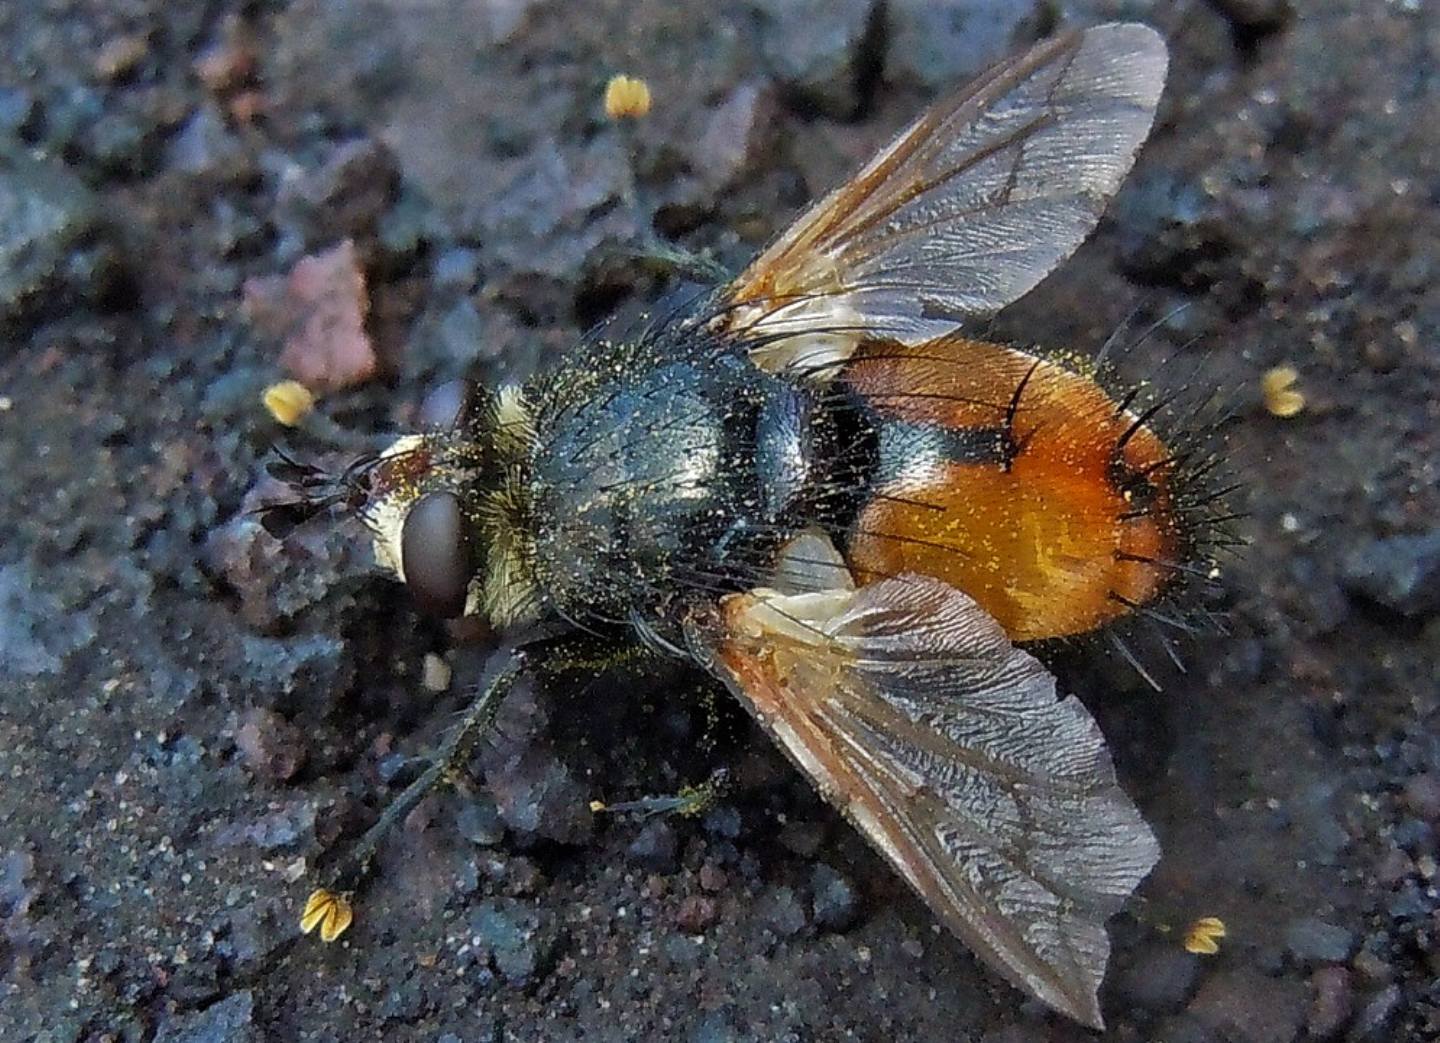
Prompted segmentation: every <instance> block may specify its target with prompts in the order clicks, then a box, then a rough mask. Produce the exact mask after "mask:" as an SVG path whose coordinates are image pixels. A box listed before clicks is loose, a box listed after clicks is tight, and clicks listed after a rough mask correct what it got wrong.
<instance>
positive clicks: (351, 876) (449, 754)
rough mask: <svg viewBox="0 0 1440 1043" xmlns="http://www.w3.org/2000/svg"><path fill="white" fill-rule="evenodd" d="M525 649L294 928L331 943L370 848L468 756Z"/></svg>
mask: <svg viewBox="0 0 1440 1043" xmlns="http://www.w3.org/2000/svg"><path fill="white" fill-rule="evenodd" d="M528 658H529V653H528V651H527V650H525V649H518V648H517V649H513V650H512V651H511V652H510V655H509V657H508V658H507V659H506V662H505V665H504V666H502V667H501V668H500V670H499V671H498V672H497V673H496V674H495V676H494V677H492V678H491V679H490V681H489V683H488V684H486V685H485V686H484V687H483V688H481V689H480V691H479V693H478V694H477V695H476V696H475V699H474V700H473V701H472V702H471V703H470V706H469V707H468V708H467V709H466V710H465V713H464V715H463V716H462V717H461V718H460V721H459V723H458V724H457V725H456V726H455V728H454V730H453V731H452V732H451V733H450V734H449V736H448V737H447V738H446V739H445V742H444V743H443V744H442V745H441V746H440V749H439V750H437V751H436V753H435V756H434V757H433V758H432V759H431V762H430V766H429V767H428V768H426V769H425V771H423V772H422V773H421V774H420V776H419V778H417V779H416V780H415V781H414V782H412V783H410V785H408V786H406V787H405V789H404V791H403V792H402V793H401V794H400V795H399V796H398V797H396V798H395V799H394V800H392V801H391V802H390V804H389V805H388V806H387V807H386V808H385V810H384V812H383V813H382V814H381V815H380V818H379V819H378V820H377V821H376V822H375V824H374V825H373V826H371V827H370V828H369V829H368V830H366V831H365V835H364V836H362V837H361V838H360V840H359V841H358V842H357V843H356V844H355V846H354V847H353V848H351V849H350V851H348V852H347V853H346V854H345V856H344V857H343V858H342V859H341V860H340V861H339V862H338V863H337V864H336V866H335V868H334V869H333V870H332V871H331V872H330V873H329V874H328V882H327V883H326V884H324V885H323V886H321V887H317V888H316V889H315V890H314V891H312V892H311V893H310V897H309V898H308V899H307V900H306V902H305V910H304V912H303V913H301V915H300V929H301V930H302V931H304V932H305V933H306V934H309V933H310V932H311V931H313V930H315V929H316V928H317V927H318V928H319V929H320V937H321V938H322V939H323V940H325V941H327V942H333V941H334V940H335V939H336V938H339V937H340V936H341V935H342V934H344V933H345V931H346V929H347V928H348V927H349V926H350V923H351V921H352V920H353V919H354V910H353V908H352V906H351V899H352V898H353V897H354V895H355V892H356V891H358V890H359V889H360V887H361V885H362V884H363V883H364V882H365V879H366V878H367V876H368V875H369V872H370V864H371V861H372V859H373V858H374V856H375V851H376V849H377V848H378V847H379V846H380V842H381V841H382V840H383V839H384V838H385V835H386V834H387V833H389V832H390V830H391V829H392V828H393V827H394V826H395V824H396V823H398V822H402V821H404V819H405V816H406V815H408V814H410V812H411V811H413V810H414V809H415V805H417V804H419V803H420V801H422V800H424V799H425V797H426V795H427V794H429V793H430V791H431V790H433V789H434V788H435V786H436V785H437V784H439V783H440V782H442V781H450V780H451V779H452V778H453V777H454V776H455V774H456V772H457V771H458V770H459V769H460V767H461V766H462V765H463V764H465V763H466V761H468V760H469V758H470V754H471V753H472V752H473V751H474V749H475V744H476V743H478V742H479V741H480V739H481V737H482V736H483V735H484V734H485V733H486V732H487V731H488V730H489V728H490V726H491V724H493V723H494V721H495V714H496V713H497V712H498V711H499V709H500V704H501V702H502V701H503V700H504V698H505V696H506V694H507V693H508V692H509V691H510V688H511V686H512V685H514V683H515V681H516V679H517V678H519V676H520V673H521V671H522V670H524V668H525V666H526V665H527V660H528Z"/></svg>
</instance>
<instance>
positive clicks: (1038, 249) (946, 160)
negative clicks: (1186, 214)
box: [713, 23, 1168, 372]
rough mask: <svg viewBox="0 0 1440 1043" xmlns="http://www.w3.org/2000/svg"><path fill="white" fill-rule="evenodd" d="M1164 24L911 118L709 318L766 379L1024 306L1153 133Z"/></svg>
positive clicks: (1032, 54) (1118, 32) (1045, 51)
mask: <svg viewBox="0 0 1440 1043" xmlns="http://www.w3.org/2000/svg"><path fill="white" fill-rule="evenodd" d="M1167 64H1168V58H1167V55H1166V49H1165V43H1164V41H1163V40H1162V39H1161V38H1160V35H1159V34H1158V33H1156V32H1155V30H1153V29H1151V28H1149V27H1148V26H1144V25H1139V24H1133V23H1116V24H1110V25H1100V26H1096V27H1094V28H1091V29H1087V30H1084V31H1082V32H1074V33H1067V34H1064V35H1062V36H1059V37H1056V38H1054V39H1052V40H1047V41H1044V42H1042V43H1040V44H1037V45H1036V46H1035V47H1033V48H1032V49H1031V50H1030V51H1028V52H1027V53H1025V54H1022V55H1020V56H1019V57H1016V58H1012V59H1010V60H1008V61H1006V62H1002V63H1001V64H999V65H997V66H995V67H994V68H992V69H991V70H990V71H989V72H987V73H984V74H982V75H981V76H980V77H979V78H978V79H977V80H976V81H975V82H974V83H972V84H970V85H969V86H967V87H966V88H965V89H963V90H962V91H960V92H958V93H957V94H954V95H952V96H951V97H949V98H947V99H945V100H943V101H941V102H940V103H939V104H937V105H936V106H935V107H934V108H932V109H931V110H930V111H929V112H926V113H925V114H924V115H923V116H921V117H920V118H919V119H918V120H916V121H915V123H913V124H912V125H911V126H910V127H909V128H907V129H906V130H905V131H904V133H902V134H901V135H900V137H898V138H897V139H896V140H895V141H894V142H893V143H891V144H890V145H889V146H888V147H887V148H886V149H884V150H883V151H882V152H881V153H880V154H879V155H877V156H876V157H875V158H874V159H873V160H871V161H870V163H869V164H867V165H866V166H865V167H864V168H863V169H862V170H861V171H860V172H859V173H858V174H856V175H855V176H854V177H853V178H852V179H851V180H850V181H848V182H847V183H845V184H843V185H841V186H840V187H839V188H837V189H835V190H834V191H832V192H831V193H830V194H829V195H827V196H826V197H825V198H823V199H822V200H820V202H818V203H816V204H815V205H814V206H813V207H812V208H811V209H810V210H809V211H808V212H806V213H805V215H804V216H802V217H801V218H800V219H799V220H798V221H796V222H795V224H794V225H793V226H791V227H790V228H789V229H788V230H787V231H786V232H784V233H783V234H782V235H781V236H780V237H779V239H777V240H776V241H775V242H774V243H773V244H772V245H771V246H770V247H769V248H767V249H766V250H765V251H764V252H763V253H761V254H760V256H759V257H757V258H756V259H755V260H754V261H753V262H752V263H751V264H750V266H749V267H748V268H746V269H745V271H743V272H742V273H741V274H740V275H739V277H737V278H736V279H735V281H734V282H733V283H732V284H731V285H730V287H729V288H728V290H727V295H726V298H725V302H724V304H723V306H722V309H721V310H720V312H719V313H718V314H717V315H716V317H715V319H714V320H713V322H714V324H715V326H716V327H717V328H718V329H721V330H724V331H726V332H731V333H737V334H740V335H742V336H743V337H745V338H746V339H748V340H750V341H751V342H752V343H753V344H754V347H753V349H752V355H753V357H754V358H755V360H756V362H757V363H758V364H759V365H761V366H763V367H764V368H766V369H769V370H771V371H772V372H773V371H779V370H782V369H793V368H795V367H797V366H799V367H812V368H825V369H828V368H830V367H833V366H835V365H837V364H838V363H840V362H843V361H844V359H845V358H846V357H848V354H849V352H850V351H852V350H853V349H854V347H855V345H856V344H857V343H858V342H859V341H860V340H862V339H865V338H866V337H867V336H884V337H893V338H897V339H900V340H903V341H905V342H907V343H913V342H914V341H916V340H922V339H925V338H929V337H934V336H938V335H940V334H942V333H946V332H949V331H951V330H953V329H954V328H955V326H956V324H957V323H959V322H961V321H963V320H965V319H967V318H972V317H976V316H987V315H989V314H991V313H993V312H995V311H997V310H999V309H1000V308H1002V307H1004V306H1005V305H1007V304H1010V303H1011V302H1013V301H1015V300H1017V299H1018V298H1019V297H1021V296H1023V295H1024V294H1025V293H1027V292H1029V291H1030V290H1031V289H1032V288H1034V286H1035V285H1036V284H1037V283H1038V282H1040V280H1041V279H1043V278H1045V276H1046V275H1048V274H1049V273H1050V272H1051V271H1052V270H1053V269H1054V268H1055V266H1056V265H1058V264H1059V263H1060V262H1061V261H1063V260H1064V259H1065V258H1066V257H1068V256H1069V255H1070V254H1071V253H1072V252H1073V251H1074V250H1075V248H1076V247H1078V246H1079V245H1080V244H1081V242H1083V241H1084V240H1085V238H1086V237H1087V236H1088V235H1089V234H1090V233H1091V232H1092V231H1093V230H1094V228H1095V225H1096V224H1097V223H1098V222H1099V220H1100V215H1101V213H1102V212H1103V211H1104V209H1105V204H1106V203H1107V202H1108V201H1109V199H1110V197H1111V196H1112V195H1114V193H1115V190H1116V189H1117V188H1119V186H1120V182H1121V181H1122V180H1123V179H1124V177H1125V175H1126V174H1127V173H1128V172H1129V170H1130V167H1131V165H1132V164H1133V163H1134V160H1135V153H1136V151H1137V150H1138V149H1139V148H1140V145H1141V143H1142V142H1143V141H1144V140H1145V137H1146V135H1147V134H1149V132H1150V125H1151V123H1152V121H1153V120H1154V117H1155V107H1156V105H1157V104H1158V102H1159V99H1160V91H1161V88H1162V87H1163V86H1164V82H1165V72H1166V67H1167Z"/></svg>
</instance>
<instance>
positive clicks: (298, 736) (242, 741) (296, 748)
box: [235, 707, 308, 782]
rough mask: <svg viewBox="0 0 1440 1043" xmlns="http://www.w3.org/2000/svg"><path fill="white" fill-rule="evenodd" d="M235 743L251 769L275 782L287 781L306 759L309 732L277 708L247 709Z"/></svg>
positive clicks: (236, 734)
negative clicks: (306, 737) (287, 718)
mask: <svg viewBox="0 0 1440 1043" xmlns="http://www.w3.org/2000/svg"><path fill="white" fill-rule="evenodd" d="M235 745H236V746H237V747H239V749H240V754H241V756H242V757H244V758H245V764H246V766H247V767H249V769H250V770H251V771H253V772H254V773H255V774H256V775H258V776H260V777H261V778H263V779H268V780H269V781H271V782H287V781H289V780H290V779H292V778H294V777H295V775H296V773H297V772H299V770H300V768H301V767H302V766H303V765H304V763H305V758H306V756H307V752H308V751H307V747H306V742H305V733H304V732H303V731H301V730H300V729H299V728H298V727H296V726H295V725H294V724H291V723H290V722H289V721H287V720H286V719H285V718H284V717H281V716H280V715H279V714H278V713H276V712H275V711H274V710H267V709H263V708H260V707H254V708H251V709H249V710H247V711H246V712H245V716H244V717H243V718H242V720H241V724H240V728H239V730H238V731H237V732H236V733H235Z"/></svg>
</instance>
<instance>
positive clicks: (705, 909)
mask: <svg viewBox="0 0 1440 1043" xmlns="http://www.w3.org/2000/svg"><path fill="white" fill-rule="evenodd" d="M719 915H720V907H719V906H718V905H717V904H716V903H715V899H713V898H711V897H709V896H708V895H688V896H687V897H686V898H685V899H684V901H682V902H681V903H680V908H678V909H676V910H675V926H676V927H679V928H680V930H682V931H684V932H685V933H686V934H704V933H705V932H706V931H707V930H708V929H709V928H710V927H711V926H712V925H713V924H714V923H715V920H716V918H717V917H719Z"/></svg>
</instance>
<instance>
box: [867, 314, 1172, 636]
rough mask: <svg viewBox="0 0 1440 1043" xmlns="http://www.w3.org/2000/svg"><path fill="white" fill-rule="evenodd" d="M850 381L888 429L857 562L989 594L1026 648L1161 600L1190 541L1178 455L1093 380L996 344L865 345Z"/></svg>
mask: <svg viewBox="0 0 1440 1043" xmlns="http://www.w3.org/2000/svg"><path fill="white" fill-rule="evenodd" d="M845 380H846V382H847V383H848V384H849V386H850V387H851V388H852V389H853V390H854V391H855V392H857V393H858V394H859V395H860V396H861V398H862V399H863V400H864V401H865V403H866V405H867V407H868V408H869V409H870V410H871V411H872V413H873V415H874V416H875V417H876V419H877V422H878V424H879V426H880V428H881V432H882V434H881V448H880V453H881V467H880V478H879V481H878V483H877V488H876V490H875V496H874V498H873V499H872V500H871V501H870V502H869V503H868V504H867V505H866V506H865V507H864V508H863V509H862V510H861V512H860V514H859V517H858V519H857V521H856V525H855V530H854V532H853V533H852V534H851V538H850V542H849V546H848V548H847V558H848V560H849V563H850V565H851V568H852V569H853V570H854V571H855V572H856V574H857V576H856V578H857V581H858V582H861V583H864V582H868V581H870V580H872V579H876V578H879V577H882V576H886V575H894V574H896V573H901V572H919V573H923V574H926V575H930V576H934V577H936V578H939V579H943V580H945V581H946V582H948V583H950V584H951V585H953V586H955V587H957V588H958V589H960V590H962V591H964V592H965V593H967V594H969V595H970V596H971V597H973V598H975V599H976V600H977V601H978V602H979V603H980V605H981V606H982V607H983V608H984V609H985V610H986V611H987V612H989V613H990V614H991V615H992V616H994V617H995V618H996V619H997V620H998V621H999V622H1000V623H1001V625H1003V626H1004V627H1005V630H1006V632H1007V633H1008V634H1009V635H1010V637H1011V638H1012V639H1013V640H1016V641H1037V640H1042V639H1046V638H1056V637H1066V636H1070V635H1075V634H1082V633H1085V632H1087V631H1090V630H1094V629H1095V628H1097V627H1099V626H1102V625H1103V624H1105V623H1107V622H1109V621H1111V620H1113V619H1116V618H1118V617H1120V616H1124V615H1126V614H1127V613H1129V612H1132V611H1134V609H1135V608H1136V607H1137V606H1140V605H1145V604H1147V603H1150V602H1153V601H1154V600H1155V599H1156V598H1158V597H1159V596H1160V595H1161V594H1162V593H1163V592H1164V591H1165V589H1166V587H1167V586H1168V584H1169V582H1170V579H1171V577H1172V576H1173V575H1174V570H1175V566H1174V565H1173V560H1174V559H1175V558H1176V557H1177V556H1178V555H1179V554H1180V553H1181V548H1182V545H1183V540H1182V534H1181V532H1180V519H1179V517H1178V514H1177V512H1176V508H1175V505H1174V503H1173V501H1172V497H1171V495H1170V490H1169V489H1168V488H1167V485H1166V477H1167V473H1168V470H1169V466H1168V465H1169V464H1170V453H1169V451H1168V450H1167V448H1166V447H1165V445H1164V444H1163V443H1162V442H1161V441H1160V439H1159V438H1158V437H1157V436H1156V435H1155V434H1154V433H1153V432H1152V431H1151V430H1150V429H1149V428H1148V427H1147V426H1145V424H1144V422H1143V418H1137V417H1136V416H1134V415H1132V414H1131V413H1130V412H1129V411H1128V410H1126V409H1124V408H1122V406H1121V405H1120V404H1119V403H1117V402H1115V401H1114V400H1113V399H1112V398H1111V397H1110V396H1109V395H1108V394H1107V393H1106V392H1105V390H1104V389H1103V388H1102V387H1101V386H1100V385H1099V384H1098V383H1097V382H1096V381H1095V380H1093V379H1092V378H1090V377H1088V376H1084V375H1082V374H1080V373H1076V372H1073V371H1071V370H1069V369H1067V368H1065V367H1064V366H1063V365H1061V364H1060V363H1058V362H1053V361H1049V360H1046V359H1042V358H1038V357H1036V356H1033V355H1029V354H1027V353H1024V352H1021V351H1017V350H1014V349H1011V348H1007V347H1004V346H1002V345H998V344H991V343H987V342H983V341H971V340H964V339H961V338H954V337H951V338H942V339H940V340H935V341H930V342H927V343H924V344H920V345H915V346H903V345H899V344H894V343H878V344H870V345H866V346H865V347H863V348H861V349H860V350H859V351H858V352H857V353H856V355H855V356H854V358H853V359H852V360H851V362H850V364H849V366H848V367H847V370H846V375H845Z"/></svg>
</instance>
